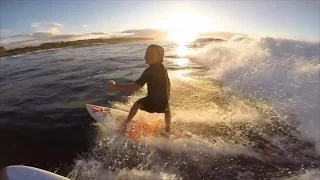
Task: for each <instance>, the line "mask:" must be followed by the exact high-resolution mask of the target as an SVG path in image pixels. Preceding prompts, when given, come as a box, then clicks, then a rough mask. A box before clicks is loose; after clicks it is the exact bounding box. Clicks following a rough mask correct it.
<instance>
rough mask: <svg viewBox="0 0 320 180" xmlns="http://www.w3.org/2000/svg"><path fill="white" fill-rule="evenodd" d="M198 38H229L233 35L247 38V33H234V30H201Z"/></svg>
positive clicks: (233, 36)
mask: <svg viewBox="0 0 320 180" xmlns="http://www.w3.org/2000/svg"><path fill="white" fill-rule="evenodd" d="M198 37H199V38H221V39H225V40H229V39H232V38H235V37H238V38H240V37H242V38H248V35H246V34H243V33H234V32H202V33H199V34H198Z"/></svg>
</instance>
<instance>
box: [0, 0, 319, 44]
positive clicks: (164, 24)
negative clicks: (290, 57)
mask: <svg viewBox="0 0 320 180" xmlns="http://www.w3.org/2000/svg"><path fill="white" fill-rule="evenodd" d="M319 14H320V1H270V0H265V1H169V0H168V1H165V0H164V1H109V0H101V1H89V0H88V1H12V0H1V1H0V43H1V46H4V47H15V46H26V45H34V44H35V43H43V42H50V41H67V40H70V39H72V40H73V39H86V38H108V37H111V35H114V34H116V35H128V34H130V35H133V36H140V37H161V38H165V39H167V40H169V41H175V42H177V43H178V44H185V43H186V42H188V41H193V40H194V39H195V38H197V37H199V34H202V36H204V35H205V37H214V38H221V36H223V38H230V37H231V36H232V35H236V34H243V35H248V36H249V37H258V38H260V37H266V36H268V37H275V38H288V39H298V40H307V41H319V40H320V32H319V28H320V15H319ZM128 32H129V33H128ZM164 32H165V33H164ZM217 33H218V36H220V37H215V36H217ZM226 35H227V36H226Z"/></svg>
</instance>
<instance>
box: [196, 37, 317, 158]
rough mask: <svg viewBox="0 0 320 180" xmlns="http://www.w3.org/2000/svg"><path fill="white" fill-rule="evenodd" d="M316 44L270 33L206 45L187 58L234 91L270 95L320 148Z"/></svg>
mask: <svg viewBox="0 0 320 180" xmlns="http://www.w3.org/2000/svg"><path fill="white" fill-rule="evenodd" d="M319 45H320V43H319V42H318V43H308V42H301V41H294V40H279V39H273V38H267V39H262V40H260V41H258V42H254V41H251V42H230V43H224V44H213V45H210V46H208V47H206V48H205V49H204V50H201V51H200V52H199V53H198V54H195V55H193V56H192V58H191V59H192V60H193V61H196V62H198V63H201V64H202V65H204V66H207V67H210V68H211V71H210V76H211V78H213V79H217V80H220V81H222V82H224V83H225V84H226V85H227V86H229V87H230V88H231V89H232V90H233V91H236V92H238V93H241V94H243V95H246V96H248V97H255V98H269V99H270V100H271V102H272V104H273V106H274V107H275V108H276V109H277V110H278V111H279V112H283V113H286V114H291V115H294V116H295V117H296V119H297V120H298V121H299V122H300V123H301V126H300V127H299V129H300V131H301V134H302V135H303V136H304V137H306V138H307V139H311V140H312V141H314V142H315V143H316V145H317V151H318V153H320V139H319V137H320V132H319V129H320V120H319V117H320V114H319V109H320V101H319V94H320V83H319V75H320V63H319V58H320V55H319V54H320V51H319Z"/></svg>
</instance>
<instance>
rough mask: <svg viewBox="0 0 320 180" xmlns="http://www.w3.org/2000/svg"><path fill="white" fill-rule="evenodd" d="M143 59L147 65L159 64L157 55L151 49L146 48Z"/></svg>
mask: <svg viewBox="0 0 320 180" xmlns="http://www.w3.org/2000/svg"><path fill="white" fill-rule="evenodd" d="M144 59H145V60H146V63H147V64H155V63H159V62H158V61H159V55H158V53H157V52H156V50H155V49H152V48H148V49H147V51H146V54H145V56H144Z"/></svg>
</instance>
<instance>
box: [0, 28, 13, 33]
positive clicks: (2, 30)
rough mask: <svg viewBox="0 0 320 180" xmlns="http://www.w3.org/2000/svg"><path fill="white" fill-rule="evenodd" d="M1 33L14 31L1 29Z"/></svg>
mask: <svg viewBox="0 0 320 180" xmlns="http://www.w3.org/2000/svg"><path fill="white" fill-rule="evenodd" d="M0 32H1V33H7V32H12V30H10V29H0Z"/></svg>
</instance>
